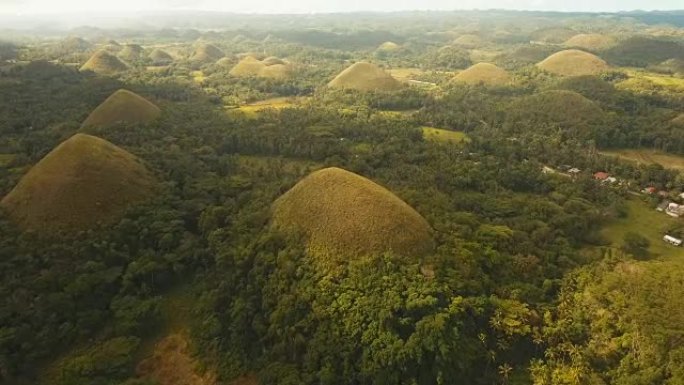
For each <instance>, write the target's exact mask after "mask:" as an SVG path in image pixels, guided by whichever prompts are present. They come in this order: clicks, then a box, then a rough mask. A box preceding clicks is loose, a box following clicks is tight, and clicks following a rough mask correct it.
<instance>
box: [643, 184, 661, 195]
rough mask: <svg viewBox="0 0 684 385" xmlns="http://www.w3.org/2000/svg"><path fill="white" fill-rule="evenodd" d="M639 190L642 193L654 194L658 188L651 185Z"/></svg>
mask: <svg viewBox="0 0 684 385" xmlns="http://www.w3.org/2000/svg"><path fill="white" fill-rule="evenodd" d="M641 192H642V193H644V194H649V195H652V194H655V193H656V192H658V189H657V188H655V187H653V186H651V187H646V188H644V189H643V190H641Z"/></svg>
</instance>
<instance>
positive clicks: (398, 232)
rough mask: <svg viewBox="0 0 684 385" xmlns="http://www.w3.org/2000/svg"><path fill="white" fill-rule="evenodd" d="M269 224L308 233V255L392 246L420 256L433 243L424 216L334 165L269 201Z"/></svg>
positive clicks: (355, 253) (380, 249)
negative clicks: (270, 203) (270, 206)
mask: <svg viewBox="0 0 684 385" xmlns="http://www.w3.org/2000/svg"><path fill="white" fill-rule="evenodd" d="M273 224H274V225H275V226H276V227H277V228H279V229H281V230H284V231H287V232H295V233H302V234H304V235H305V236H306V237H307V238H308V245H309V251H310V252H311V254H312V255H314V256H317V257H322V258H327V257H335V256H337V257H354V256H361V255H374V254H378V253H383V252H387V251H392V252H394V253H396V254H399V255H405V256H422V255H425V254H426V253H428V252H430V251H431V250H432V247H433V241H432V235H431V229H430V226H429V225H428V223H427V222H426V221H425V219H424V218H423V217H422V216H421V215H420V214H418V213H417V212H416V211H415V210H414V209H413V208H411V207H410V206H409V205H408V204H406V203H405V202H404V201H402V200H401V199H399V198H398V197H397V196H396V195H394V194H392V193H391V192H390V191H388V190H387V189H385V188H384V187H381V186H379V185H378V184H376V183H374V182H372V181H370V180H368V179H366V178H364V177H362V176H359V175H357V174H354V173H351V172H349V171H345V170H342V169H339V168H326V169H323V170H319V171H316V172H314V173H312V174H310V175H309V176H307V177H306V178H304V179H303V180H301V181H300V182H299V183H297V184H296V185H295V186H294V187H293V188H292V189H291V190H290V191H288V192H287V193H285V194H284V195H283V196H282V197H280V198H279V199H278V200H277V201H276V202H275V204H274V210H273Z"/></svg>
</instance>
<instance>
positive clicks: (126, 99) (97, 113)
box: [82, 90, 161, 127]
mask: <svg viewBox="0 0 684 385" xmlns="http://www.w3.org/2000/svg"><path fill="white" fill-rule="evenodd" d="M159 115H161V110H160V109H159V107H157V106H156V105H154V104H153V103H152V102H150V101H149V100H147V99H145V98H143V97H142V96H140V95H138V94H135V93H133V92H131V91H127V90H118V91H116V92H114V93H113V94H111V95H110V96H109V97H108V98H107V99H106V100H105V101H104V102H102V104H100V105H99V106H97V107H96V108H95V109H94V110H93V112H91V113H90V115H88V118H87V119H86V120H85V121H84V122H83V125H82V127H86V126H98V127H106V126H110V125H112V124H115V123H119V122H126V123H132V124H145V123H149V122H152V121H154V120H155V119H157V118H158V117H159Z"/></svg>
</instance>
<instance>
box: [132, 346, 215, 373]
mask: <svg viewBox="0 0 684 385" xmlns="http://www.w3.org/2000/svg"><path fill="white" fill-rule="evenodd" d="M136 372H137V374H138V376H139V377H141V378H144V379H149V380H152V381H155V383H156V384H158V385H216V383H217V382H216V375H215V374H213V373H211V372H206V373H200V370H199V363H198V362H197V360H196V359H195V358H193V357H192V356H191V354H190V347H189V342H188V338H187V337H186V336H184V335H183V334H171V335H169V336H167V337H166V338H164V339H162V340H161V341H159V343H157V345H156V346H155V348H154V352H153V354H152V356H151V357H149V358H147V359H145V360H143V361H142V362H141V363H140V364H139V365H138V367H137V369H136Z"/></svg>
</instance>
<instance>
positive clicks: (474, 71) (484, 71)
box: [452, 63, 512, 86]
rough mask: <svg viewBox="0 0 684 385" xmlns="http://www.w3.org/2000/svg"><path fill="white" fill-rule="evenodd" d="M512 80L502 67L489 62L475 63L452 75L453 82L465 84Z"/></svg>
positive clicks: (499, 82)
mask: <svg viewBox="0 0 684 385" xmlns="http://www.w3.org/2000/svg"><path fill="white" fill-rule="evenodd" d="M511 80H512V78H511V75H510V74H509V73H508V72H507V71H506V70H504V69H501V68H499V67H497V66H496V65H494V64H491V63H477V64H475V65H473V66H471V67H469V68H467V69H465V70H463V71H461V72H460V73H459V74H458V75H456V76H454V78H453V79H452V81H453V82H457V83H458V82H460V83H466V84H486V85H496V86H500V85H505V84H508V83H510V82H511Z"/></svg>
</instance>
